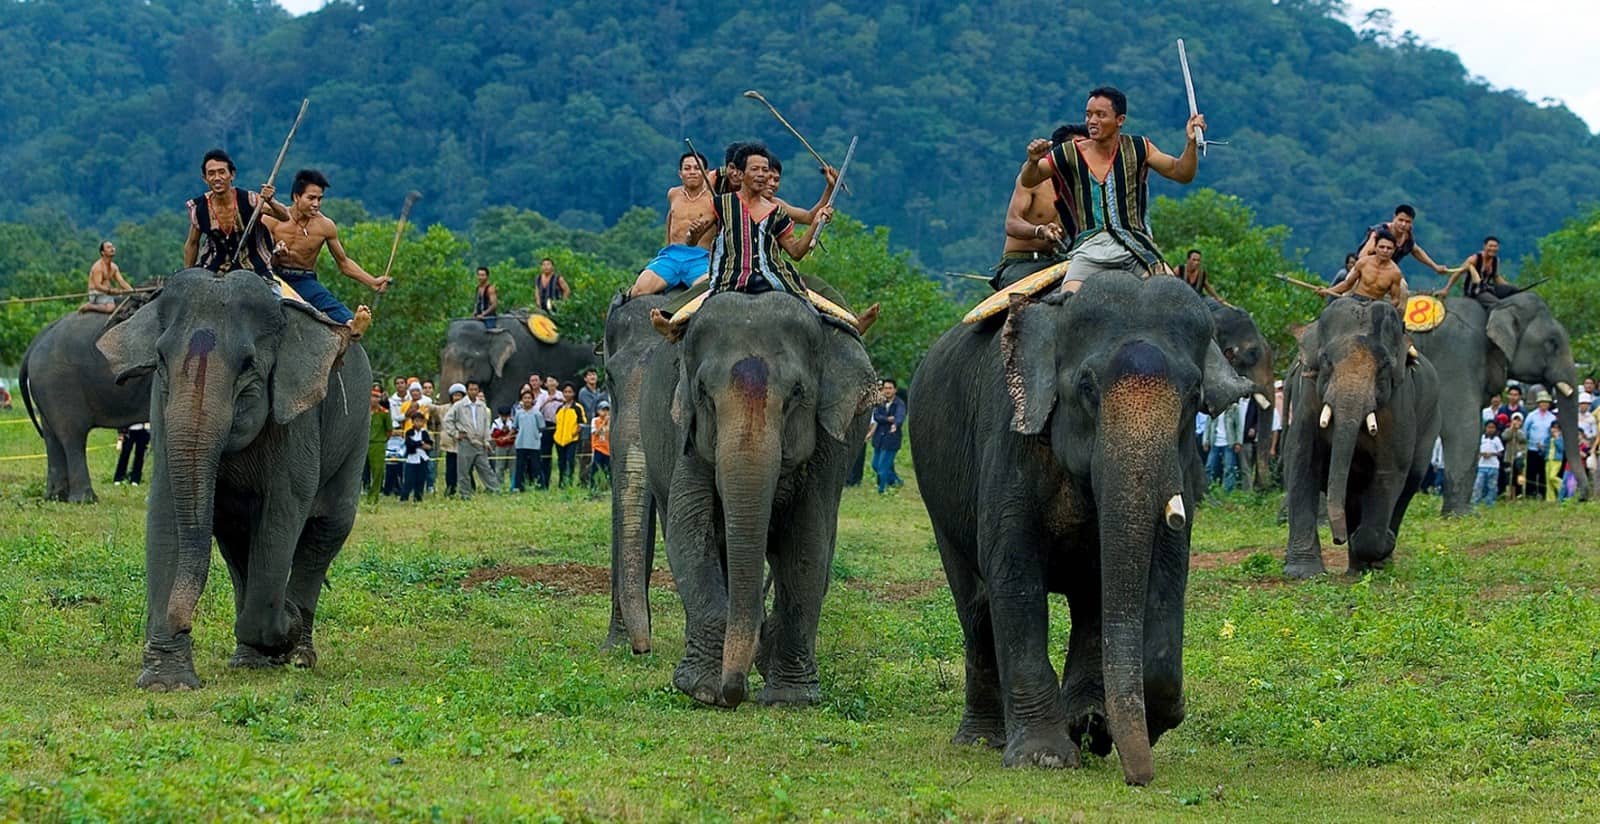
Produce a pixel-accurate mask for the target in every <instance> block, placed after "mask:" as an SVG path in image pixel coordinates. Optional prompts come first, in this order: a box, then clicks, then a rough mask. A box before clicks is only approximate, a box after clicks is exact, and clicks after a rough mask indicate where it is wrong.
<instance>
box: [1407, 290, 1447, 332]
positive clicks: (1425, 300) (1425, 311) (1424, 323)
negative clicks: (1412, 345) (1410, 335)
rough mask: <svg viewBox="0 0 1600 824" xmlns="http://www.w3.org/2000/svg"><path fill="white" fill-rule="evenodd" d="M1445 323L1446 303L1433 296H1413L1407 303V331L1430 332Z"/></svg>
mask: <svg viewBox="0 0 1600 824" xmlns="http://www.w3.org/2000/svg"><path fill="white" fill-rule="evenodd" d="M1443 322H1444V301H1441V300H1439V299H1438V298H1436V297H1434V296H1432V295H1412V296H1411V298H1410V299H1409V300H1407V301H1406V331H1407V332H1429V331H1432V330H1433V329H1434V328H1435V327H1437V326H1438V325H1439V324H1441V323H1443Z"/></svg>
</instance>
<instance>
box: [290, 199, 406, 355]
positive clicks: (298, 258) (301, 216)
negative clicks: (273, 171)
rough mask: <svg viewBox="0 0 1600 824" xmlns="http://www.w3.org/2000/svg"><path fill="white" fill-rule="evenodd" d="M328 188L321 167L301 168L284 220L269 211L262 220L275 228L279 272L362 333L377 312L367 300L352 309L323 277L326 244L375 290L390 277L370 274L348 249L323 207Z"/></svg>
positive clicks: (349, 272) (350, 273) (351, 274)
mask: <svg viewBox="0 0 1600 824" xmlns="http://www.w3.org/2000/svg"><path fill="white" fill-rule="evenodd" d="M327 189H328V179H327V178H326V177H323V176H322V173H321V172H319V171H317V170H316V169H301V170H300V171H299V172H297V173H296V174H295V176H294V186H293V188H292V189H290V192H289V194H290V198H291V200H292V205H291V206H290V207H289V217H288V219H286V220H278V219H277V218H274V217H272V216H270V215H267V216H263V217H262V221H263V222H264V223H266V224H267V229H268V230H269V231H271V232H272V240H273V246H272V262H273V264H274V266H276V268H277V273H278V277H280V278H281V279H282V280H283V282H284V283H286V284H288V285H289V286H290V288H292V289H294V290H295V292H297V293H299V295H300V297H301V298H303V299H305V301H306V303H309V304H311V305H312V306H314V307H316V309H317V310H318V311H320V312H322V313H323V314H324V315H327V316H328V317H329V319H331V320H332V321H333V322H335V323H342V324H344V325H345V326H347V327H349V328H350V330H351V331H353V332H355V334H357V335H360V334H362V333H363V332H366V331H367V327H368V326H370V325H371V324H372V313H371V312H370V311H368V309H367V307H365V306H359V307H357V308H356V311H355V312H354V313H351V311H350V309H349V308H348V307H346V306H345V305H344V304H343V303H341V302H340V301H339V299H338V298H336V297H334V296H333V293H332V292H329V291H328V289H327V287H326V286H323V285H322V283H321V282H320V281H318V280H317V272H316V268H317V257H318V256H319V255H321V254H322V247H324V246H326V247H328V252H329V253H330V254H332V255H333V262H334V263H336V264H338V266H339V272H340V273H341V274H343V275H344V276H345V277H347V278H350V279H351V280H354V281H356V282H357V283H360V284H362V285H364V286H367V287H368V288H370V289H372V291H374V292H382V291H383V290H384V289H386V288H388V286H389V278H388V277H387V276H385V277H381V278H378V277H373V276H372V275H369V274H367V271H366V270H365V269H362V268H361V266H360V264H358V263H356V262H355V261H354V260H351V259H350V256H349V255H347V254H345V251H344V244H342V243H340V242H339V227H338V226H336V225H334V222H333V220H332V219H330V218H329V217H328V216H327V215H324V214H323V213H322V195H323V193H324V192H326V191H327Z"/></svg>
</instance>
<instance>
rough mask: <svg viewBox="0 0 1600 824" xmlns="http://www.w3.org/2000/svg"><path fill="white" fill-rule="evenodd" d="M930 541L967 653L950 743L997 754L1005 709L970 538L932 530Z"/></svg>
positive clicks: (1003, 734)
mask: <svg viewBox="0 0 1600 824" xmlns="http://www.w3.org/2000/svg"><path fill="white" fill-rule="evenodd" d="M933 535H934V538H935V539H936V541H937V543H938V544H939V557H940V559H941V560H942V561H943V562H944V573H945V578H946V579H947V580H948V581H949V582H950V593H951V595H952V596H954V599H955V603H956V616H957V617H958V618H960V619H961V635H962V637H963V640H964V641H965V642H966V650H967V706H966V710H965V711H963V712H962V715H961V725H960V726H958V727H956V734H955V737H954V738H952V739H951V742H952V743H955V744H977V743H984V744H987V745H989V746H991V747H995V748H997V749H998V748H1000V747H1004V746H1005V745H1006V708H1005V699H1004V697H1003V696H1002V695H1001V692H1000V663H999V661H998V660H997V659H996V657H995V644H994V620H993V618H991V617H990V614H989V596H988V593H987V591H986V590H985V588H984V586H983V580H982V578H981V577H980V573H979V571H978V565H977V564H976V563H975V562H974V560H973V559H975V558H976V556H977V551H978V550H977V547H976V546H974V545H973V542H972V540H971V537H970V536H961V537H960V538H958V537H953V536H952V535H951V534H950V532H949V531H948V530H945V529H941V528H940V527H938V526H937V525H936V526H934V529H933Z"/></svg>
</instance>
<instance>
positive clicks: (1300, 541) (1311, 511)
mask: <svg viewBox="0 0 1600 824" xmlns="http://www.w3.org/2000/svg"><path fill="white" fill-rule="evenodd" d="M1320 406H1321V404H1317V407H1319V408H1320ZM1302 411H1303V410H1302ZM1302 423H1304V422H1303V421H1297V422H1296V423H1295V424H1291V425H1290V428H1289V429H1288V430H1287V434H1288V436H1289V437H1290V438H1293V439H1295V441H1294V443H1293V444H1292V447H1291V449H1290V450H1289V451H1288V452H1287V453H1285V455H1286V458H1287V460H1285V462H1284V472H1283V484H1284V488H1285V493H1284V503H1285V505H1286V506H1287V507H1288V510H1289V545H1288V548H1287V549H1286V550H1285V552H1284V558H1283V571H1284V574H1286V575H1288V576H1289V577H1291V578H1311V577H1314V576H1317V575H1321V574H1323V573H1324V572H1327V568H1326V567H1325V566H1323V564H1322V543H1321V539H1320V538H1319V537H1318V536H1317V518H1318V515H1319V514H1320V511H1321V508H1322V495H1321V492H1322V483H1323V479H1324V478H1326V476H1327V466H1326V463H1325V462H1324V461H1323V460H1321V459H1320V458H1321V454H1320V453H1322V450H1318V449H1316V448H1315V445H1314V444H1313V443H1312V442H1311V437H1310V436H1309V435H1308V434H1306V433H1305V432H1303V431H1302V430H1303V427H1302V426H1297V425H1296V424H1302Z"/></svg>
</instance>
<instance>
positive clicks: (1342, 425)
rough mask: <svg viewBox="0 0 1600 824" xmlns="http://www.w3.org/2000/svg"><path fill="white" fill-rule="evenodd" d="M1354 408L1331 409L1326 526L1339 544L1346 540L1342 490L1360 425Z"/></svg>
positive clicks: (1360, 416)
mask: <svg viewBox="0 0 1600 824" xmlns="http://www.w3.org/2000/svg"><path fill="white" fill-rule="evenodd" d="M1362 418H1363V416H1362V415H1361V414H1360V412H1358V411H1357V410H1356V409H1355V408H1349V409H1348V410H1344V409H1343V408H1341V411H1340V412H1336V413H1334V422H1333V447H1332V449H1330V450H1329V453H1328V528H1329V530H1330V531H1331V532H1332V533H1333V543H1334V545H1336V546H1343V545H1344V544H1345V542H1346V541H1349V540H1350V522H1349V519H1348V517H1347V516H1346V514H1345V493H1346V491H1347V489H1348V488H1349V485H1350V462H1351V461H1352V460H1354V459H1355V451H1356V439H1357V438H1358V437H1359V435H1360V432H1361V427H1362V426H1363V425H1364V424H1363V421H1362Z"/></svg>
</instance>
